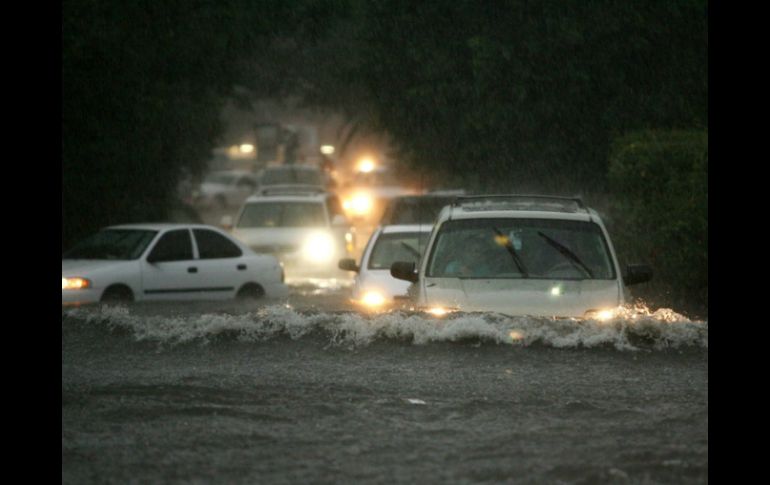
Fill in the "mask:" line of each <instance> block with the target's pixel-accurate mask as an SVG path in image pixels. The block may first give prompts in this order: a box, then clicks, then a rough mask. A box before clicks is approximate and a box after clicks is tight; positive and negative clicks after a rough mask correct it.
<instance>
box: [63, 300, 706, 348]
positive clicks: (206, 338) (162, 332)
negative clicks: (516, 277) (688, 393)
mask: <svg viewBox="0 0 770 485" xmlns="http://www.w3.org/2000/svg"><path fill="white" fill-rule="evenodd" d="M73 321H79V322H85V323H86V324H92V325H106V326H107V327H108V328H109V329H112V330H115V329H119V330H123V331H128V332H129V333H130V334H131V335H132V336H133V338H134V339H135V340H137V341H152V342H157V343H159V344H163V345H176V344H183V343H188V342H200V343H204V344H206V343H209V342H210V341H211V340H212V339H218V338H234V339H236V340H238V341H244V342H262V341H267V340H270V339H273V338H277V337H289V338H291V339H295V340H296V339H301V338H303V337H306V336H308V335H310V334H319V335H322V336H324V338H326V339H328V341H329V344H330V345H335V346H349V347H360V346H366V345H370V344H372V343H373V342H377V341H402V342H409V343H411V344H414V345H426V344H429V343H434V342H464V341H475V342H485V343H494V344H504V345H512V346H522V347H526V346H531V345H543V346H548V347H554V348H591V347H602V346H609V347H614V348H616V349H618V350H623V351H626V350H632V351H633V350H640V349H654V350H662V349H667V348H681V347H699V348H704V349H707V348H708V322H707V321H706V322H693V321H690V320H689V319H688V318H686V317H684V316H682V315H680V314H678V313H676V312H674V311H672V310H670V309H659V310H656V311H651V310H649V309H647V308H646V307H644V306H635V307H623V308H619V309H617V310H616V311H615V313H614V315H613V317H612V318H610V319H608V320H598V319H597V320H575V319H549V318H535V317H511V316H507V315H501V314H495V313H462V312H458V313H453V314H451V315H447V316H445V317H443V318H436V317H433V316H431V315H428V314H425V313H421V312H405V311H393V312H387V313H379V314H361V313H356V312H347V311H346V312H313V311H298V310H296V309H294V308H292V307H291V306H289V305H272V306H266V307H262V308H260V309H258V310H256V311H252V312H248V313H244V314H237V315H232V314H227V313H201V314H188V315H183V316H167V315H149V316H148V315H136V314H132V313H131V310H130V309H129V308H128V307H111V306H102V307H96V308H78V309H71V310H65V311H63V312H62V326H63V328H64V327H65V326H67V325H69V324H71V323H72V322H73Z"/></svg>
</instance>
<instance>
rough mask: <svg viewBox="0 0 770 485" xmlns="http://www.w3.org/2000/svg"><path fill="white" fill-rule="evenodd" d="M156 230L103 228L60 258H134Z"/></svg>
mask: <svg viewBox="0 0 770 485" xmlns="http://www.w3.org/2000/svg"><path fill="white" fill-rule="evenodd" d="M157 233H158V231H150V230H140V229H105V230H104V231H100V232H97V233H96V234H94V235H92V236H90V237H88V238H87V239H84V240H83V241H81V242H80V243H78V244H77V245H75V247H73V248H72V249H70V250H69V251H67V252H66V253H64V254H63V255H62V259H117V260H128V259H136V258H138V257H139V256H141V255H142V253H143V252H144V250H145V249H147V245H148V244H150V241H152V239H153V238H154V237H155V235H156V234H157Z"/></svg>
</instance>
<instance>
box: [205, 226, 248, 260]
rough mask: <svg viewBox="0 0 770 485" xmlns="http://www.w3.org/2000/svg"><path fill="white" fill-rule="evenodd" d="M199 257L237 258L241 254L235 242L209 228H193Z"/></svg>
mask: <svg viewBox="0 0 770 485" xmlns="http://www.w3.org/2000/svg"><path fill="white" fill-rule="evenodd" d="M193 234H194V235H195V242H196V244H197V245H198V257H199V258H200V259H219V258H237V257H239V256H241V255H242V254H243V251H241V248H239V247H238V245H237V244H235V243H234V242H232V241H231V240H229V239H227V238H226V237H225V236H223V235H221V234H219V233H218V232H215V231H212V230H210V229H193Z"/></svg>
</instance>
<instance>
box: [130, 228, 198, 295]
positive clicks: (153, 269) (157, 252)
mask: <svg viewBox="0 0 770 485" xmlns="http://www.w3.org/2000/svg"><path fill="white" fill-rule="evenodd" d="M204 281H205V280H204V279H203V277H202V275H201V273H199V272H198V265H197V262H196V260H195V256H194V254H193V246H192V237H191V235H190V230H189V229H186V228H185V229H173V230H170V231H166V232H165V233H164V234H163V235H162V236H161V237H160V238H159V239H158V242H157V243H155V245H154V246H153V247H152V249H151V250H150V252H149V253H148V255H147V256H146V257H145V258H144V259H143V260H142V297H143V299H145V300H191V299H196V298H200V297H201V289H202V288H203V286H204Z"/></svg>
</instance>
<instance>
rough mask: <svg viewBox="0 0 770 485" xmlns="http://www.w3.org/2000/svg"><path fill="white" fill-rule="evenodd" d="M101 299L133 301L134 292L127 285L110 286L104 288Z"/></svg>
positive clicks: (113, 301)
mask: <svg viewBox="0 0 770 485" xmlns="http://www.w3.org/2000/svg"><path fill="white" fill-rule="evenodd" d="M100 301H101V302H102V303H131V302H132V301H134V293H133V292H132V291H131V288H129V287H127V286H123V285H115V286H110V287H109V288H107V289H106V290H104V294H102V299H101V300H100Z"/></svg>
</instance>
